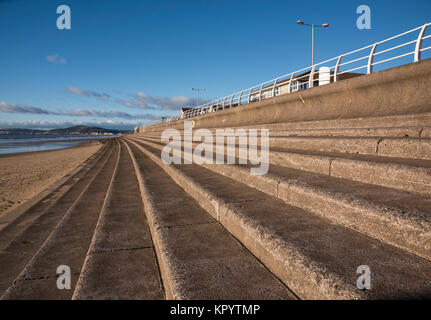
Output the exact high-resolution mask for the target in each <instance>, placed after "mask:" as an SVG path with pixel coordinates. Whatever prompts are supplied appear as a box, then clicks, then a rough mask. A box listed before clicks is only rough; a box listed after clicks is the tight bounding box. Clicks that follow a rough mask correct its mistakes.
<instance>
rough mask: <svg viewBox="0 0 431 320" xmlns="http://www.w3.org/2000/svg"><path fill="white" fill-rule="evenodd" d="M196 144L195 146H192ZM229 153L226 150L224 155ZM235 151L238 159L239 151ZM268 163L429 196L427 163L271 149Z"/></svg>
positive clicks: (429, 166) (429, 164) (430, 182)
mask: <svg viewBox="0 0 431 320" xmlns="http://www.w3.org/2000/svg"><path fill="white" fill-rule="evenodd" d="M140 139H143V140H144V141H147V142H148V143H149V144H153V146H155V147H157V145H160V146H164V145H165V143H164V142H161V141H160V139H155V138H148V137H145V136H143V137H140ZM197 145H198V143H194V144H193V147H196V146H197ZM183 147H184V145H183ZM236 149H238V147H237V148H236ZM214 150H215V149H214ZM228 150H229V149H225V154H226V153H227V151H228ZM235 152H236V156H237V157H240V154H239V152H238V150H235ZM269 161H270V163H271V164H274V165H279V166H285V167H289V168H293V169H299V170H304V171H309V172H315V173H321V174H326V175H329V176H333V177H337V178H343V179H349V180H354V181H359V182H364V183H368V184H374V185H379V186H384V187H389V188H394V189H399V190H403V191H409V192H415V193H419V194H424V195H431V161H430V160H422V159H406V158H395V157H383V156H370V155H359V154H342V153H335V152H320V151H306V150H295V149H285V148H272V149H271V150H270V156H269ZM237 163H238V162H237Z"/></svg>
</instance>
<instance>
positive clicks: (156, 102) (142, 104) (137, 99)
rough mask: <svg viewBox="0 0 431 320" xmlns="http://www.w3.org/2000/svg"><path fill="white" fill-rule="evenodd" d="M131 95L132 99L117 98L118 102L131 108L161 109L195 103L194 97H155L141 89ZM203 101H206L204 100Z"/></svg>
mask: <svg viewBox="0 0 431 320" xmlns="http://www.w3.org/2000/svg"><path fill="white" fill-rule="evenodd" d="M130 96H131V97H132V99H131V100H123V99H117V100H116V102H117V103H119V104H121V105H123V106H125V107H129V108H139V109H159V110H178V109H180V108H182V107H187V106H194V105H195V100H194V99H193V98H189V97H185V96H173V97H153V96H150V95H148V94H146V93H144V92H141V91H138V92H137V93H135V94H131V95H130ZM201 102H202V103H205V101H204V100H201Z"/></svg>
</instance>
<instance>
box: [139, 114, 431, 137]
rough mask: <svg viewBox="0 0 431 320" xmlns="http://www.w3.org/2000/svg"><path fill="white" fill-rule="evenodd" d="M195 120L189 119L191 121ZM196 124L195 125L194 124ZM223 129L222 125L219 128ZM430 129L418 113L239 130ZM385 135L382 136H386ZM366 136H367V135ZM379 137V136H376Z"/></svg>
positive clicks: (428, 119) (428, 118)
mask: <svg viewBox="0 0 431 320" xmlns="http://www.w3.org/2000/svg"><path fill="white" fill-rule="evenodd" d="M193 120H195V119H190V121H193ZM195 124H196V123H195ZM182 126H183V124H182V123H180V124H179V125H170V126H169V127H175V128H176V129H178V130H181V129H182ZM219 127H221V128H223V127H224V126H223V124H222V123H221V124H220V126H219ZM430 127H431V113H420V114H402V115H393V116H380V117H366V118H347V119H343V118H338V119H329V120H313V121H304V122H285V123H267V124H257V125H256V124H255V125H246V126H242V127H241V128H244V129H254V128H256V129H260V128H264V129H269V130H270V131H289V130H293V131H294V130H298V131H306V130H316V131H319V130H322V132H324V130H330V131H334V132H337V130H340V131H341V130H352V129H353V130H357V129H358V130H361V131H359V132H363V133H364V134H365V130H368V129H370V131H371V132H379V131H380V130H385V129H387V130H388V131H382V132H387V133H386V134H388V133H389V136H395V135H393V134H396V136H398V133H402V132H403V131H405V130H408V132H409V133H412V136H416V134H419V132H416V130H417V129H416V128H420V129H424V130H423V132H422V133H421V135H422V136H424V137H425V136H427V137H430V136H431V132H430ZM166 128H168V126H165V127H162V128H160V127H155V128H154V127H147V128H145V129H144V130H145V131H144V132H143V133H139V134H146V135H148V134H155V135H158V136H159V137H160V135H161V132H162V131H163V130H164V129H166ZM161 129H162V130H161ZM208 129H210V130H214V128H208ZM386 134H385V135H384V136H386ZM367 135H368V134H367ZM377 136H380V135H377Z"/></svg>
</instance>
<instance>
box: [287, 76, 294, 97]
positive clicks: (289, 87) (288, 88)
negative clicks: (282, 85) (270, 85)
mask: <svg viewBox="0 0 431 320" xmlns="http://www.w3.org/2000/svg"><path fill="white" fill-rule="evenodd" d="M294 75H295V72H294V73H292V75H291V76H290V79H289V86H288V87H287V92H288V93H291V92H292V80H293V76H294Z"/></svg>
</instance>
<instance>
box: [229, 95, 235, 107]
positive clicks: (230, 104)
mask: <svg viewBox="0 0 431 320" xmlns="http://www.w3.org/2000/svg"><path fill="white" fill-rule="evenodd" d="M233 97H235V94H233V95H232V97H231V98H230V103H229V108H232V103H233Z"/></svg>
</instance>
